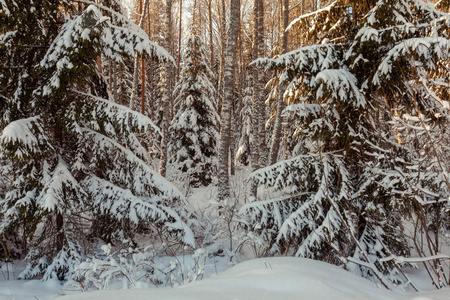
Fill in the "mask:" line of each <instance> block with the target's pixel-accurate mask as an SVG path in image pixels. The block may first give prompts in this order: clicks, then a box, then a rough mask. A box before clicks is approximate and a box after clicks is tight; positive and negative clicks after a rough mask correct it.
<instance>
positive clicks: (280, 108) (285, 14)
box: [269, 0, 289, 165]
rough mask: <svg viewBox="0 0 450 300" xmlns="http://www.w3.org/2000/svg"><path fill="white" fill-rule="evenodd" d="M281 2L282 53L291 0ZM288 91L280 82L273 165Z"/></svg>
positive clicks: (275, 160)
mask: <svg viewBox="0 0 450 300" xmlns="http://www.w3.org/2000/svg"><path fill="white" fill-rule="evenodd" d="M280 4H282V5H283V9H282V12H281V14H282V22H283V24H282V25H283V26H282V28H283V30H282V32H283V34H282V38H283V45H282V49H281V51H282V53H286V52H287V43H288V33H287V32H286V28H287V27H288V25H289V0H280ZM285 91H286V87H284V86H282V85H281V84H279V95H278V103H277V115H276V117H275V124H274V127H273V134H272V144H271V146H270V154H269V165H273V164H274V163H276V162H277V157H278V151H279V149H280V141H281V127H282V122H283V120H282V117H281V113H282V112H283V109H284V101H283V95H284V92H285Z"/></svg>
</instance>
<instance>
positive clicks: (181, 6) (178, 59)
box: [176, 0, 183, 81]
mask: <svg viewBox="0 0 450 300" xmlns="http://www.w3.org/2000/svg"><path fill="white" fill-rule="evenodd" d="M182 16H183V0H180V20H179V21H180V22H179V25H178V58H177V79H176V81H178V79H179V78H180V63H181V20H182Z"/></svg>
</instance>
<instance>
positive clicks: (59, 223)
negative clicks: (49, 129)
mask: <svg viewBox="0 0 450 300" xmlns="http://www.w3.org/2000/svg"><path fill="white" fill-rule="evenodd" d="M54 137H55V141H56V142H57V144H58V146H59V147H64V145H63V130H62V127H61V125H60V124H56V125H55V127H54ZM55 227H56V241H55V242H56V251H57V252H59V251H61V250H62V248H63V247H64V241H65V238H66V237H65V233H64V216H63V215H62V213H60V212H59V211H58V212H56V216H55Z"/></svg>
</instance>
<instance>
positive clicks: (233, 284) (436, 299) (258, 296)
mask: <svg viewBox="0 0 450 300" xmlns="http://www.w3.org/2000/svg"><path fill="white" fill-rule="evenodd" d="M58 299H60V300H78V299H85V300H88V299H91V300H97V299H98V300H99V299H108V300H119V299H133V300H144V299H157V300H211V299H214V300H231V299H241V300H244V299H248V300H266V299H267V300H274V299H283V300H289V299H292V300H300V299H301V300H324V299H333V300H341V299H342V300H348V299H352V300H358V299H361V300H363V299H364V300H388V299H394V300H395V299H401V300H406V299H414V300H428V299H430V300H431V299H432V300H444V299H446V300H447V299H450V290H449V289H444V290H441V291H436V292H432V293H427V294H416V293H414V294H409V293H408V294H406V293H405V294H398V293H394V292H390V291H387V290H384V289H379V288H377V287H376V285H375V284H374V283H373V282H371V281H368V280H366V279H363V278H361V277H359V276H357V275H354V274H351V273H349V272H347V271H344V270H342V269H341V268H338V267H335V266H332V265H329V264H326V263H323V262H318V261H313V260H308V259H301V258H292V257H281V258H265V259H255V260H250V261H247V262H244V263H241V264H238V265H236V266H235V267H233V268H231V269H229V270H228V271H225V272H224V273H222V274H220V275H216V276H213V277H211V278H208V279H205V280H203V281H197V282H194V283H191V284H188V285H185V286H182V287H178V288H173V289H172V288H161V289H146V290H119V291H118V290H109V291H98V292H87V293H83V294H73V295H67V296H64V297H61V298H58Z"/></svg>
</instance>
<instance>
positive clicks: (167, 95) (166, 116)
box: [159, 0, 173, 176]
mask: <svg viewBox="0 0 450 300" xmlns="http://www.w3.org/2000/svg"><path fill="white" fill-rule="evenodd" d="M172 2H173V1H172V0H166V44H165V46H166V49H167V50H169V49H170V48H171V44H172ZM165 71H166V72H165V81H166V82H165V85H164V91H163V94H164V95H163V108H164V109H163V118H162V124H161V131H162V139H161V156H160V161H159V174H161V175H162V176H166V171H167V144H168V141H169V140H168V139H169V137H168V128H169V122H170V115H171V112H170V108H168V106H170V105H171V103H172V100H171V98H172V84H171V76H172V74H171V73H172V72H171V71H172V68H171V67H170V66H169V65H168V64H166V66H165Z"/></svg>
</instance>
